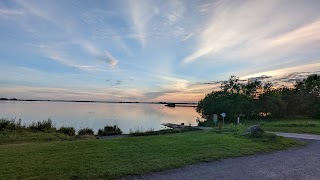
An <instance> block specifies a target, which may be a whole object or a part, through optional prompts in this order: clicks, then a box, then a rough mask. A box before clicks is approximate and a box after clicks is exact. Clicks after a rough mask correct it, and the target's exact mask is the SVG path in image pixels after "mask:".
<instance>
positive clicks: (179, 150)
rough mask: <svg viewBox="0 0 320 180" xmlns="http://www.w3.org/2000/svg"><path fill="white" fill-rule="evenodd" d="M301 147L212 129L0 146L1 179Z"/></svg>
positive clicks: (98, 173) (140, 170) (114, 171)
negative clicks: (216, 131)
mask: <svg viewBox="0 0 320 180" xmlns="http://www.w3.org/2000/svg"><path fill="white" fill-rule="evenodd" d="M296 145H299V143H298V142H296V141H294V140H291V139H285V138H281V137H277V138H276V139H275V140H274V141H269V142H265V141H261V140H257V139H249V138H246V137H243V136H242V137H237V136H233V135H228V134H217V133H214V132H212V131H207V132H204V131H192V132H185V133H174V134H164V135H158V136H144V137H130V138H122V139H112V140H85V141H63V142H58V141H56V142H44V143H23V144H6V145H0V162H1V166H0V174H1V178H2V179H21V178H22V179H78V178H79V179H115V178H119V177H123V176H127V175H136V174H144V173H147V172H152V171H160V170H165V169H171V168H178V167H182V166H185V165H188V164H192V163H197V162H203V161H213V160H219V159H223V158H229V157H237V156H243V155H250V154H255V153H262V152H269V151H273V150H280V149H285V148H288V147H292V146H296Z"/></svg>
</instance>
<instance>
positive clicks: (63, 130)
mask: <svg viewBox="0 0 320 180" xmlns="http://www.w3.org/2000/svg"><path fill="white" fill-rule="evenodd" d="M58 132H59V133H63V134H65V135H68V136H74V135H75V134H76V130H75V129H74V128H73V127H61V128H60V129H59V130H58Z"/></svg>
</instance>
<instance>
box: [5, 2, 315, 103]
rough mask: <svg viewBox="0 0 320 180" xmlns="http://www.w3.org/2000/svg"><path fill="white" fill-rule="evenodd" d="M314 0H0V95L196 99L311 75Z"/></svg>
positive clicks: (313, 55)
mask: <svg viewBox="0 0 320 180" xmlns="http://www.w3.org/2000/svg"><path fill="white" fill-rule="evenodd" d="M319 9H320V1H319V0H305V1H304V0H268V1H265V0H257V1H255V0H248V1H245V0H221V1H220V0H213V1H206V0H190V1H188V0H183V1H178V0H137V1H135V0H130V1H129V0H113V1H112V0H108V1H107V0H106V1H91V0H66V1H56V0H52V1H49V0H37V1H32V0H21V1H19V0H12V1H7V0H0V22H1V23H0V39H1V41H0V55H1V56H0V71H1V76H0V97H7V98H13V97H16V98H24V99H29V98H34V99H66V100H109V101H183V102H197V101H198V100H200V99H201V98H203V97H204V95H205V94H206V93H209V92H210V91H212V90H213V89H214V88H215V87H216V86H218V85H219V83H215V82H218V81H221V80H227V79H228V78H229V77H230V76H231V75H236V76H238V77H240V78H251V77H259V76H271V77H270V78H269V79H268V80H270V81H274V82H275V83H278V84H281V83H286V82H292V81H294V80H295V79H297V78H303V77H305V76H306V75H308V74H311V73H320V11H319Z"/></svg>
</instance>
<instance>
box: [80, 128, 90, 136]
mask: <svg viewBox="0 0 320 180" xmlns="http://www.w3.org/2000/svg"><path fill="white" fill-rule="evenodd" d="M93 134H94V132H93V130H92V129H90V128H83V129H80V130H79V131H78V135H79V136H84V135H93Z"/></svg>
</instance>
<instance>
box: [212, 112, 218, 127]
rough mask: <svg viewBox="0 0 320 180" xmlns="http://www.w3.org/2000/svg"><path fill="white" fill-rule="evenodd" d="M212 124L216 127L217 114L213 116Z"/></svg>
mask: <svg viewBox="0 0 320 180" xmlns="http://www.w3.org/2000/svg"><path fill="white" fill-rule="evenodd" d="M213 122H214V124H215V125H217V122H218V115H217V114H213Z"/></svg>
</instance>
